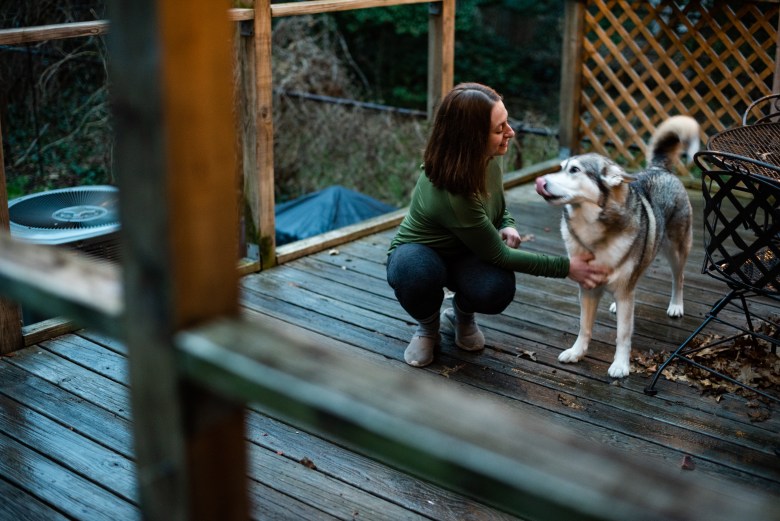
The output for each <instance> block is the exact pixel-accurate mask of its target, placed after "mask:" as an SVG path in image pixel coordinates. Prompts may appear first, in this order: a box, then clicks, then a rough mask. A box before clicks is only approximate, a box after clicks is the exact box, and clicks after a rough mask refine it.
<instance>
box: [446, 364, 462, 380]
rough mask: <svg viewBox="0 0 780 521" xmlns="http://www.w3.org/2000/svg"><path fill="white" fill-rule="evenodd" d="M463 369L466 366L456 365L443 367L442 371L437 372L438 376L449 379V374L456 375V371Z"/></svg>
mask: <svg viewBox="0 0 780 521" xmlns="http://www.w3.org/2000/svg"><path fill="white" fill-rule="evenodd" d="M464 367H466V364H460V365H456V366H455V367H445V368H444V369H442V370H441V371H439V374H440V375H442V376H443V377H445V378H449V377H450V375H451V374H455V373H457V372H458V371H460V370H461V369H463V368H464Z"/></svg>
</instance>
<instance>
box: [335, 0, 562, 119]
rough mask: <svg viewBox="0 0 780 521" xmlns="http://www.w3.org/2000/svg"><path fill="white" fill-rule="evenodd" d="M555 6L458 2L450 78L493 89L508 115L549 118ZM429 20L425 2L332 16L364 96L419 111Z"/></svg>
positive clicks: (556, 52) (553, 1)
mask: <svg viewBox="0 0 780 521" xmlns="http://www.w3.org/2000/svg"><path fill="white" fill-rule="evenodd" d="M562 9H563V7H562V2H560V1H559V0H542V1H532V0H504V1H500V2H496V1H488V0H460V1H458V2H457V7H456V23H455V33H456V34H455V70H454V75H455V82H456V83H457V82H460V81H478V82H481V83H487V84H489V85H491V86H493V87H495V88H496V89H497V90H499V92H501V93H502V94H503V95H504V97H505V100H506V101H507V105H508V106H509V107H510V114H511V113H512V112H513V111H514V110H525V109H527V108H529V107H534V108H535V109H536V110H537V111H539V110H540V109H541V111H543V112H544V113H546V114H547V116H548V118H547V119H555V118H556V116H557V91H558V82H559V77H560V49H561V34H560V31H561V24H560V18H561V15H562ZM428 18H429V16H428V6H427V5H416V4H415V5H408V6H407V5H404V6H395V7H389V8H375V9H361V10H356V11H346V12H343V13H337V14H334V15H333V19H334V20H335V22H336V26H337V29H338V31H340V32H341V33H342V34H343V36H344V40H345V41H346V43H347V46H348V47H349V49H350V51H351V55H352V58H353V59H354V63H355V64H356V66H357V68H358V69H359V70H360V71H361V73H362V75H364V76H365V77H366V78H367V83H368V84H369V85H370V89H369V90H370V91H369V92H368V93H367V96H368V97H369V98H370V99H372V100H375V101H378V102H380V103H386V104H389V105H395V106H403V107H410V108H416V109H419V110H424V109H425V107H426V94H427V93H426V88H427V74H428V69H427V67H428V63H427V59H428V52H427V49H428Z"/></svg>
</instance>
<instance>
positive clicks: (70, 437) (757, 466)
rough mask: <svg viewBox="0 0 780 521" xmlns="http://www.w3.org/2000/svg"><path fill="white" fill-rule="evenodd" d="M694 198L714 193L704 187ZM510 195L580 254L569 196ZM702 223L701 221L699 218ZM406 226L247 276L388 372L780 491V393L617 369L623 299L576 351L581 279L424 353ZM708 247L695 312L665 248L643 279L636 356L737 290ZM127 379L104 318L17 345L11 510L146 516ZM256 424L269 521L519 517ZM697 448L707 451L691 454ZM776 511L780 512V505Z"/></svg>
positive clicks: (258, 418) (9, 461) (2, 381)
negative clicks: (425, 361)
mask: <svg viewBox="0 0 780 521" xmlns="http://www.w3.org/2000/svg"><path fill="white" fill-rule="evenodd" d="M691 195H692V199H693V200H694V205H695V206H696V207H697V208H698V207H699V206H700V201H699V200H698V198H697V197H696V194H695V192H691ZM509 200H510V207H511V210H512V212H513V214H514V215H515V217H516V219H517V221H518V228H519V231H520V233H521V234H523V235H530V234H532V235H533V236H534V239H533V240H532V241H529V242H527V243H526V244H525V245H524V246H523V247H524V248H526V249H528V250H538V251H546V252H552V253H561V252H562V251H563V247H562V243H561V241H560V234H559V230H558V222H559V216H560V213H559V212H558V211H557V210H556V209H553V208H550V207H548V206H547V205H546V204H545V203H543V202H541V201H540V200H539V199H538V198H537V197H536V196H535V194H532V193H531V191H530V189H529V187H528V186H521V187H519V188H515V189H512V190H511V191H510V193H509ZM700 214H701V212H700V211H697V212H696V215H700ZM700 230H701V226H700V224H698V223H697V226H696V227H695V231H696V233H697V234H699V233H700ZM393 232H394V230H391V231H388V232H383V233H379V234H376V235H372V236H370V237H368V238H365V239H361V240H358V241H356V242H353V243H350V244H348V245H343V246H340V247H338V249H337V250H331V251H325V252H322V253H318V254H315V255H311V256H309V257H305V258H302V259H299V260H296V261H292V262H290V263H288V264H285V265H282V266H279V267H277V268H274V269H271V270H267V271H265V272H262V273H258V274H253V275H249V276H246V277H244V278H243V279H242V281H241V285H242V299H243V301H242V303H243V306H244V311H245V313H246V315H247V316H249V317H257V319H258V320H266V321H270V322H271V323H275V324H277V325H278V327H279V328H285V329H291V330H296V331H297V332H299V333H302V334H305V335H307V336H309V337H310V338H312V339H314V340H315V341H316V342H318V343H319V344H321V345H323V346H325V347H327V348H330V349H338V350H342V351H345V352H349V353H351V354H352V355H354V356H355V357H365V358H369V359H371V360H373V361H375V362H376V363H381V364H383V365H385V366H386V367H387V370H388V371H410V372H416V373H418V374H421V377H423V376H422V374H423V373H425V377H433V378H442V379H447V381H448V382H450V383H451V385H453V386H458V387H461V388H466V389H469V390H470V391H471V392H473V393H478V394H481V395H485V396H489V397H491V399H493V400H496V401H498V402H501V404H502V405H503V406H508V407H509V408H510V409H511V410H514V411H516V412H517V414H518V415H520V416H522V415H523V414H524V412H526V411H533V412H535V413H538V412H539V411H542V412H544V413H546V414H548V415H549V417H550V418H553V419H554V420H555V421H556V422H557V423H559V424H560V426H561V427H562V428H564V429H567V430H570V431H572V432H575V433H577V434H578V435H579V436H582V437H583V438H586V439H589V440H595V441H597V442H599V443H602V444H607V445H609V446H611V447H614V448H615V449H617V450H619V451H624V452H626V453H627V454H628V453H630V454H632V455H639V456H640V457H642V458H646V460H647V461H648V462H650V463H652V464H653V465H658V466H664V467H667V468H672V469H679V472H692V473H699V474H702V475H707V476H708V477H715V478H717V479H721V480H725V481H727V482H732V483H737V484H740V485H743V486H747V487H750V488H756V489H760V490H763V491H769V492H770V493H771V494H773V495H777V497H778V504H780V417H779V411H778V410H777V409H778V406H777V405H776V404H773V405H766V404H759V406H758V407H757V408H756V407H749V406H748V403H747V400H746V399H744V398H742V397H740V396H737V395H735V394H727V395H725V396H724V397H723V398H722V399H720V400H716V399H714V398H712V397H708V396H702V395H701V393H700V391H699V390H697V389H696V388H694V387H691V386H688V385H684V384H681V383H675V382H670V381H666V380H663V379H662V380H661V381H660V382H659V387H658V388H659V394H658V395H657V396H655V397H650V396H647V395H645V394H644V392H643V388H644V386H645V385H646V383H647V381H648V379H647V376H646V375H642V374H638V373H632V375H631V376H630V377H629V378H627V379H625V380H624V381H621V382H614V381H612V380H611V379H610V378H609V377H608V376H607V374H606V371H607V367H608V366H609V363H610V361H611V357H612V352H613V350H612V349H613V348H612V343H613V338H614V333H615V327H614V319H613V317H612V316H611V315H610V313H609V312H608V310H607V305H608V302H606V301H605V302H602V305H601V307H600V311H599V315H598V324H597V327H596V329H595V331H594V341H593V343H592V345H591V351H590V354H589V356H588V358H587V359H586V360H584V361H583V362H581V363H579V364H576V365H563V364H560V363H558V362H557V356H558V353H559V352H560V351H561V350H562V349H565V348H567V347H569V345H570V344H571V343H572V342H573V340H574V338H575V336H576V330H577V322H578V306H577V299H576V294H577V291H576V287H575V285H574V284H573V283H572V282H570V281H568V280H557V279H542V278H535V277H530V276H525V275H520V274H518V276H517V294H516V298H515V301H514V302H513V304H512V305H511V306H510V307H509V308H508V309H507V310H506V311H505V312H504V313H502V314H501V315H497V316H480V317H479V320H480V324H481V325H482V328H483V330H484V332H485V336H486V341H487V348H486V350H485V351H484V352H482V353H478V354H474V353H467V352H463V351H460V350H458V349H457V348H455V346H454V343H453V339H452V337H451V336H447V335H445V336H444V339H443V345H442V348H441V350H440V352H439V353H437V358H436V361H435V362H434V364H432V365H431V366H429V367H427V368H424V369H414V368H411V367H409V366H407V365H406V364H405V363H404V362H403V356H402V355H403V349H404V347H405V345H406V343H407V342H408V340H409V338H410V336H411V334H412V331H413V329H414V325H413V324H412V323H411V322H410V321H409V319H408V317H407V316H406V314H405V313H404V312H403V310H402V309H401V308H400V306H399V305H398V303H397V302H396V300H395V299H394V297H393V294H392V290H391V289H390V288H389V287H388V285H387V283H386V281H385V267H384V261H385V251H386V247H387V244H388V242H389V240H390V238H391V237H392V234H393ZM700 245H701V238H700V237H698V236H697V238H696V239H695V242H694V252H693V254H692V258H691V259H690V260H689V262H688V265H687V269H688V275H687V278H686V294H685V296H686V298H685V309H686V316H685V317H684V318H683V319H679V320H673V319H669V318H668V317H667V316H666V314H665V309H666V305H667V301H668V291H669V289H668V286H669V271H668V268H667V266H666V265H665V263H664V262H663V261H656V263H655V264H654V266H653V267H652V268H651V270H650V272H649V273H648V274H646V276H645V277H644V278H643V280H642V282H641V290H640V291H639V293H638V296H637V301H638V302H637V309H636V327H635V335H634V351H635V353H637V352H638V353H643V354H646V353H647V352H648V351H650V350H655V351H659V350H668V349H670V348H672V347H674V346H676V345H677V344H678V343H680V342H681V341H682V340H683V339H684V338H685V337H686V336H687V335H688V333H689V332H691V331H692V330H693V329H694V328H695V327H696V325H697V324H698V323H699V321H700V319H701V317H702V315H703V314H704V313H705V312H706V311H707V310H708V309H709V307H710V305H711V304H712V303H713V302H714V301H715V300H716V299H717V298H718V297H719V296H721V295H722V294H723V287H722V286H721V285H720V283H718V282H717V281H714V280H712V279H711V278H709V277H707V276H703V275H701V274H700V273H699V268H700V266H701V258H702V257H701V253H700V251H699V250H700V247H701V246H700ZM777 311H778V312H780V309H779V310H777ZM127 381H128V375H127V363H126V358H125V349H124V347H123V346H122V345H121V344H120V343H119V342H117V341H115V340H113V339H111V338H107V337H105V336H103V335H99V334H95V333H92V332H90V331H79V332H77V333H75V334H68V335H63V336H61V337H59V338H57V339H55V340H51V341H46V342H42V343H41V344H39V345H36V346H33V347H30V348H27V349H25V350H23V351H20V352H17V353H15V354H13V355H11V356H7V357H3V358H2V359H0V452H1V453H2V454H3V457H2V458H0V497H3V501H0V519H25V520H26V519H32V520H35V519H45V520H56V519H88V520H93V519H95V520H98V519H111V520H125V519H139V518H140V511H139V507H138V504H137V494H136V490H135V488H136V478H135V469H134V465H133V449H132V440H131V411H130V402H129V390H128V387H127ZM376 392H377V393H382V389H377V390H376ZM387 399H388V400H392V399H393V398H392V396H388V397H387ZM757 410H760V412H761V414H756V411H757ZM451 414H452V415H457V414H458V411H457V410H453V411H451ZM756 420H758V421H756ZM485 428H486V429H489V428H490V427H489V426H485ZM247 438H248V439H249V441H250V445H249V446H250V449H249V451H250V452H249V455H250V463H249V473H250V479H251V498H252V501H253V502H254V504H253V515H254V517H255V518H257V519H296V520H298V519H307V520H308V519H317V520H320V519H322V520H328V519H342V520H356V519H358V520H359V519H363V520H369V519H370V520H388V521H391V520H392V521H395V520H399V519H436V520H458V521H460V520H487V519H514V518H513V517H511V516H508V515H506V514H504V513H502V512H499V511H496V510H494V509H492V508H491V507H489V506H486V505H482V504H480V503H479V502H477V501H474V500H473V499H470V498H467V497H464V496H462V495H459V494H456V493H453V492H449V491H447V490H443V489H441V488H438V487H436V486H433V485H431V484H428V483H425V482H424V481H421V480H418V479H416V478H414V477H410V476H408V475H405V474H404V473H402V472H399V471H397V470H394V469H393V468H391V467H389V466H387V465H385V464H383V463H381V462H379V461H377V460H375V459H372V458H370V457H368V456H366V455H361V454H358V453H356V452H353V451H351V450H349V448H348V447H344V446H340V445H339V444H336V443H333V442H331V441H329V440H328V439H325V438H324V437H322V436H319V435H318V433H314V432H304V431H302V430H300V429H296V428H295V426H291V425H288V424H286V423H285V422H284V421H283V419H280V418H274V417H270V416H269V415H266V414H265V413H264V412H263V411H261V410H260V409H259V408H257V407H253V408H251V411H250V413H249V415H248V424H247ZM687 457H689V458H690V459H688V458H687ZM684 460H685V461H686V463H688V462H690V463H692V465H688V464H686V465H683V461H684ZM684 466H685V467H689V466H692V467H693V469H692V470H686V469H684V468H683V467H684ZM593 471H594V473H596V472H598V469H594V470H593ZM767 514H768V517H767V519H770V518H771V519H780V513H778V512H777V511H776V512H771V513H767Z"/></svg>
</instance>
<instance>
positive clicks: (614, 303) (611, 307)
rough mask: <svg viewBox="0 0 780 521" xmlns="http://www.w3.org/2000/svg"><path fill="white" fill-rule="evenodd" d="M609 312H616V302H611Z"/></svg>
mask: <svg viewBox="0 0 780 521" xmlns="http://www.w3.org/2000/svg"><path fill="white" fill-rule="evenodd" d="M609 312H610V313H617V302H613V303H612V304H610V305H609Z"/></svg>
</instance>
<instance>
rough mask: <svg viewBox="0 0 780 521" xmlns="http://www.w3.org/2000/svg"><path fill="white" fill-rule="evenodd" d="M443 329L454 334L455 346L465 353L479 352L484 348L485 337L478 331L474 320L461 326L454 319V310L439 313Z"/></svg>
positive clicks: (448, 309) (449, 309)
mask: <svg viewBox="0 0 780 521" xmlns="http://www.w3.org/2000/svg"><path fill="white" fill-rule="evenodd" d="M441 324H442V328H443V329H448V330H451V331H454V332H455V345H456V346H458V347H459V348H461V349H463V350H465V351H479V350H481V349H484V348H485V335H483V334H482V331H480V330H479V326H478V325H477V321H476V320H472V321H470V322H468V323H466V324H461V323H459V322H458V319H457V318H456V317H455V310H454V309H452V308H447V309H445V310H444V311H442V312H441Z"/></svg>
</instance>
